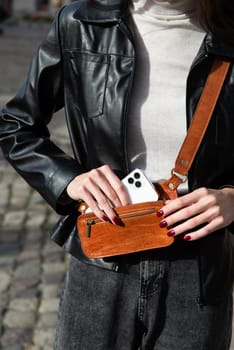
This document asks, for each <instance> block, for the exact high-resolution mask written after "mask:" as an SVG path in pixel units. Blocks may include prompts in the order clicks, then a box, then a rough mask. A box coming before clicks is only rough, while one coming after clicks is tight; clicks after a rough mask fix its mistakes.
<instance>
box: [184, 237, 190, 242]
mask: <svg viewBox="0 0 234 350" xmlns="http://www.w3.org/2000/svg"><path fill="white" fill-rule="evenodd" d="M191 239H192V238H191V236H184V240H185V241H191Z"/></svg>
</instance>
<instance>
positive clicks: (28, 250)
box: [0, 22, 70, 350]
mask: <svg viewBox="0 0 234 350" xmlns="http://www.w3.org/2000/svg"><path fill="white" fill-rule="evenodd" d="M47 30H48V25H47V24H32V25H30V24H28V23H23V22H22V23H14V22H13V23H11V24H8V25H5V26H4V35H3V36H1V37H0V76H1V82H0V108H1V106H2V105H3V104H5V103H6V102H7V101H8V100H9V98H10V97H11V96H12V95H13V94H14V93H15V92H16V90H17V89H18V87H19V86H20V84H21V83H22V81H23V79H24V78H25V76H26V72H27V69H28V64H29V62H30V59H31V56H32V54H33V52H34V51H35V49H36V47H37V45H38V43H39V42H40V41H41V39H42V37H43V36H44V34H45V32H47ZM51 133H52V138H54V139H56V142H57V143H58V144H59V145H60V147H61V148H63V149H64V150H65V151H67V152H70V148H69V145H68V142H67V134H66V131H65V128H64V119H63V111H62V112H60V113H58V114H57V115H56V116H55V118H54V122H53V123H52V125H51ZM0 194H1V196H0V349H3V350H51V349H53V341H54V333H55V325H56V320H57V309H58V302H59V295H60V292H61V288H62V283H63V279H64V274H65V271H66V267H67V264H68V256H67V255H65V254H64V252H63V251H62V250H61V248H60V247H58V246H57V245H55V244H54V243H52V242H51V241H50V239H49V238H48V231H49V229H50V228H51V227H52V226H53V224H54V223H55V222H56V220H57V218H58V217H57V215H56V214H55V213H54V212H53V211H52V209H51V208H50V207H49V206H48V205H47V204H46V203H45V201H44V200H43V199H42V198H41V197H40V196H39V195H38V194H37V193H36V192H35V191H34V190H33V189H31V188H30V187H29V186H28V185H27V184H26V183H25V182H24V181H23V180H22V179H21V178H20V177H19V176H18V175H17V174H16V173H15V171H14V170H13V169H12V168H11V167H10V166H9V165H8V164H7V163H6V162H5V161H4V160H3V159H2V156H1V153H0ZM64 350H66V349H64Z"/></svg>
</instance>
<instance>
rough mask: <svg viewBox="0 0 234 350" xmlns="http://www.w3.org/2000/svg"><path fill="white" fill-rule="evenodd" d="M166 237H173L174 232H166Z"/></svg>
mask: <svg viewBox="0 0 234 350" xmlns="http://www.w3.org/2000/svg"><path fill="white" fill-rule="evenodd" d="M167 235H168V237H173V236H175V231H174V230H170V231H168V232H167Z"/></svg>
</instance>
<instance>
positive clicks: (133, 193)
mask: <svg viewBox="0 0 234 350" xmlns="http://www.w3.org/2000/svg"><path fill="white" fill-rule="evenodd" d="M122 183H123V184H124V186H125V188H126V189H127V192H128V195H129V197H130V200H131V203H132V204H135V203H142V202H148V201H157V200H158V194H157V192H156V191H155V188H154V186H153V184H152V182H150V180H149V179H148V178H147V177H146V175H145V174H144V172H143V171H142V170H141V169H134V170H133V171H131V172H130V173H129V174H128V175H127V176H126V177H125V178H123V179H122Z"/></svg>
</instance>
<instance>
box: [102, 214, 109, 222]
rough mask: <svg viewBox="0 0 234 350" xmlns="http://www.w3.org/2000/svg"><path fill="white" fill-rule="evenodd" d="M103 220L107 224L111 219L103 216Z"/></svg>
mask: <svg viewBox="0 0 234 350" xmlns="http://www.w3.org/2000/svg"><path fill="white" fill-rule="evenodd" d="M102 220H104V221H106V222H108V221H110V220H109V218H108V217H107V216H106V215H102Z"/></svg>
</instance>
